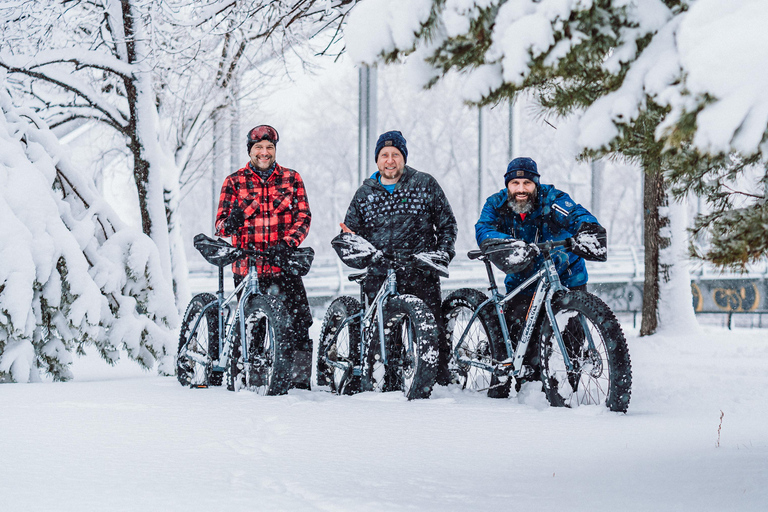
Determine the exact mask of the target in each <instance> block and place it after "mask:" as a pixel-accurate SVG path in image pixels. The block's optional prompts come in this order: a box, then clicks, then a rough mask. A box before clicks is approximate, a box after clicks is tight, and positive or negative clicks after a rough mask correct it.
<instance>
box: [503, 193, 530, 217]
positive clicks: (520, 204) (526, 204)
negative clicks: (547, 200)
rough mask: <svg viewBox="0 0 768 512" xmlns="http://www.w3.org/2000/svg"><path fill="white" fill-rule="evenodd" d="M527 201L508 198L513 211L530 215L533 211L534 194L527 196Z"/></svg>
mask: <svg viewBox="0 0 768 512" xmlns="http://www.w3.org/2000/svg"><path fill="white" fill-rule="evenodd" d="M525 196H526V197H525V199H523V200H518V199H515V198H514V197H512V196H511V195H510V196H508V199H507V203H508V204H509V207H510V208H512V211H513V212H515V213H529V212H531V211H533V194H525Z"/></svg>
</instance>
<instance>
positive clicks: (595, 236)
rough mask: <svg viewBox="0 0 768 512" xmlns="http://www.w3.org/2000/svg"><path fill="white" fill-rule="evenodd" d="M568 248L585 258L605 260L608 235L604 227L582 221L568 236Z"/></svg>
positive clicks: (606, 257)
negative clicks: (573, 233) (571, 235)
mask: <svg viewBox="0 0 768 512" xmlns="http://www.w3.org/2000/svg"><path fill="white" fill-rule="evenodd" d="M569 240H570V244H569V246H568V249H569V250H570V251H571V252H572V253H573V254H575V255H576V256H581V257H582V258H584V259H585V260H590V261H605V260H607V259H608V237H607V235H606V232H605V228H604V227H603V226H601V225H600V224H595V223H594V222H582V223H581V226H579V229H578V231H576V234H575V235H574V236H573V238H570V239H569Z"/></svg>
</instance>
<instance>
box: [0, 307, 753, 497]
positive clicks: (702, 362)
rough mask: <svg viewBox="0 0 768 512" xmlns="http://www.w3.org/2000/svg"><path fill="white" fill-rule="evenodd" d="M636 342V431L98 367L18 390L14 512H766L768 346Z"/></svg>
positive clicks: (514, 401)
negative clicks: (201, 385)
mask: <svg viewBox="0 0 768 512" xmlns="http://www.w3.org/2000/svg"><path fill="white" fill-rule="evenodd" d="M318 324H319V322H315V327H314V329H315V330H317V329H319V328H318V327H317V325H318ZM313 337H314V338H316V337H317V332H313ZM628 339H629V347H630V353H631V356H632V363H633V376H634V382H633V389H632V401H631V403H630V407H629V412H628V413H627V414H626V415H624V414H618V413H611V412H608V411H607V410H604V409H603V408H598V407H581V408H578V409H554V408H551V407H549V406H548V405H547V403H546V401H545V399H544V396H543V395H542V394H541V393H540V392H539V391H538V390H537V389H536V388H535V386H532V385H526V386H524V387H523V389H522V390H521V393H520V394H518V395H517V396H515V397H513V398H510V399H507V400H492V399H489V398H486V397H483V396H477V395H475V394H471V393H467V392H462V391H460V390H458V389H456V388H452V387H449V388H443V387H438V388H436V390H435V392H434V393H433V396H432V398H430V399H429V400H420V401H412V402H408V401H406V400H405V399H404V398H403V396H402V394H398V393H394V392H393V393H362V394H359V395H355V396H343V397H339V396H335V395H332V394H330V393H328V392H325V391H311V392H310V391H291V392H290V393H289V394H288V395H287V396H281V397H262V396H258V395H256V394H253V393H249V392H239V393H231V392H227V391H226V390H225V389H223V388H210V389H204V390H197V389H189V388H183V387H181V386H180V385H179V384H178V383H177V382H176V380H175V379H174V378H173V377H159V376H156V375H154V374H152V373H147V372H143V371H141V370H140V369H139V368H138V366H136V365H135V363H132V362H130V361H125V362H121V363H119V364H118V365H117V366H116V367H114V368H111V367H108V366H106V365H105V364H104V363H103V362H102V361H100V360H99V359H98V358H97V357H96V356H95V355H93V354H91V353H89V355H87V356H86V357H83V358H80V359H77V360H76V362H75V368H74V374H75V379H76V380H75V381H72V382H68V383H43V384H37V385H23V384H7V385H4V386H3V388H2V393H0V408H1V409H2V410H3V414H2V416H0V434H1V435H0V453H2V454H3V464H2V465H0V493H1V494H2V496H3V498H2V501H3V510H9V511H15V510H58V511H62V512H67V511H70V510H71V511H88V510H99V511H101V510H115V511H121V510H168V511H173V510H179V511H181V510H183V511H185V512H193V511H198V510H199V511H208V510H222V509H225V508H226V509H230V510H243V509H258V510H334V511H345V510H350V511H352V510H354V511H357V510H373V511H377V510H404V509H413V510H435V511H438V510H440V511H442V510H460V509H461V510H466V509H473V510H508V509H509V508H510V507H511V506H513V505H514V508H516V509H521V510H524V509H526V508H528V509H535V510H547V509H564V510H577V511H578V510H590V511H592V510H651V509H652V510H661V511H665V510H697V511H708V510H712V511H719V510H740V511H750V510H755V511H757V510H764V507H765V500H766V498H768V429H766V428H765V424H766V421H768V402H766V400H765V396H764V393H763V392H762V391H761V390H764V389H766V388H768V373H766V371H765V368H766V366H768V345H767V344H766V331H765V330H759V329H755V330H740V331H738V330H735V331H733V332H731V331H726V330H722V329H709V328H707V329H705V331H704V333H703V334H701V335H696V336H685V335H677V336H664V335H656V336H652V337H645V338H638V337H636V336H634V335H630V336H628ZM721 411H722V414H723V416H722V419H721Z"/></svg>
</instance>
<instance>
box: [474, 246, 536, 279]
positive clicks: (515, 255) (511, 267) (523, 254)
mask: <svg viewBox="0 0 768 512" xmlns="http://www.w3.org/2000/svg"><path fill="white" fill-rule="evenodd" d="M480 250H482V251H483V254H485V255H486V256H488V259H489V260H491V263H493V264H494V265H496V266H497V267H498V268H499V270H501V271H502V272H504V273H505V274H517V273H518V272H523V271H524V270H527V269H528V268H529V267H530V266H531V265H532V264H533V261H534V259H535V258H536V256H538V254H539V252H540V251H539V248H538V247H536V246H535V245H534V244H529V243H527V242H524V241H522V240H515V239H512V238H509V239H503V238H487V239H485V240H483V241H482V243H481V244H480Z"/></svg>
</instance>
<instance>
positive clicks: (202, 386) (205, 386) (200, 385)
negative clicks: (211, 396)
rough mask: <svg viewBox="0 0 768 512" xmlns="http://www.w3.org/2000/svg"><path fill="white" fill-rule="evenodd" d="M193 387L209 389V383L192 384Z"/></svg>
mask: <svg viewBox="0 0 768 512" xmlns="http://www.w3.org/2000/svg"><path fill="white" fill-rule="evenodd" d="M189 387H191V388H192V389H208V384H190V385H189Z"/></svg>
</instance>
